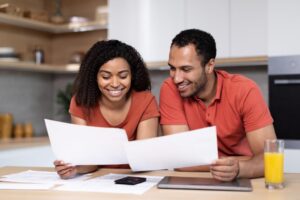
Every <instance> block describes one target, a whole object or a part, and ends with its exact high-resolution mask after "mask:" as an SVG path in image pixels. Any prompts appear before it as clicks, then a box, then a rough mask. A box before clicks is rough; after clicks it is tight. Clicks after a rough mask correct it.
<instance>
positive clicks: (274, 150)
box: [264, 139, 284, 189]
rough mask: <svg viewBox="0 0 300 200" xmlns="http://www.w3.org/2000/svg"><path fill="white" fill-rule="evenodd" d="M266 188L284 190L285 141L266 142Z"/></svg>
mask: <svg viewBox="0 0 300 200" xmlns="http://www.w3.org/2000/svg"><path fill="white" fill-rule="evenodd" d="M264 145H265V146H264V164H265V186H266V188H268V189H282V188H284V176H283V168H284V163H283V162H284V141H283V140H276V139H275V140H265V144H264Z"/></svg>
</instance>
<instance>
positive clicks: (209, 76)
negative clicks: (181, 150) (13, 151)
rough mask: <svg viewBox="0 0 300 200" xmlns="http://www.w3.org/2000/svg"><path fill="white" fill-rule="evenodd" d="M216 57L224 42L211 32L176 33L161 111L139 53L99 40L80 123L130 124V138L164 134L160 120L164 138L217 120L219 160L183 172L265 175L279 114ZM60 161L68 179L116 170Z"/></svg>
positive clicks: (82, 74)
mask: <svg viewBox="0 0 300 200" xmlns="http://www.w3.org/2000/svg"><path fill="white" fill-rule="evenodd" d="M215 57H216V44H215V40H214V38H213V37H212V36H211V35H210V34H209V33H207V32H204V31H201V30H197V29H189V30H184V31H182V32H180V33H179V34H178V35H176V36H175V38H174V39H173V40H172V43H171V48H170V53H169V61H168V65H169V66H170V78H168V79H166V80H165V81H164V83H163V84H162V86H161V91H160V103H159V111H158V106H157V103H156V101H155V97H154V96H153V95H152V94H151V92H150V89H151V83H150V78H149V74H148V71H147V68H146V66H145V63H144V62H143V60H142V58H141V56H140V55H139V53H138V52H137V51H136V50H135V49H134V48H133V47H131V46H129V45H127V44H124V43H122V42H120V41H117V40H109V41H100V42H97V43H96V44H94V45H93V46H92V48H91V49H90V50H89V51H88V53H87V55H86V56H85V59H84V60H83V62H82V64H81V67H80V71H79V73H78V75H77V78H76V80H75V83H74V96H73V98H72V100H71V104H70V109H69V112H70V114H71V120H72V123H74V124H80V125H87V126H99V127H118V128H124V129H125V130H126V133H127V136H128V139H129V140H140V139H146V138H151V137H156V136H157V132H158V128H159V123H160V124H161V128H162V132H163V134H164V135H169V134H175V133H178V132H182V131H188V130H194V129H198V128H204V127H208V126H214V125H215V126H216V127H217V137H218V152H219V159H218V160H216V161H215V162H213V163H211V165H209V166H193V167H188V168H181V169H177V170H181V171H210V172H211V174H212V176H213V177H214V178H215V179H218V180H222V181H231V180H233V179H235V178H237V177H244V178H255V177H261V176H263V175H264V171H263V169H264V165H263V144H264V140H265V139H274V138H276V136H275V132H274V128H273V119H272V117H271V115H270V112H269V110H268V107H267V105H266V103H265V101H264V99H263V97H262V94H261V92H260V90H259V88H258V86H257V85H256V84H255V83H254V82H253V81H251V80H249V79H247V78H245V77H243V76H241V75H233V74H229V73H226V72H225V71H219V70H215ZM159 118H160V122H159ZM203 153H205V152H203ZM207 153H209V152H207ZM54 165H55V169H56V171H57V173H58V174H59V175H60V177H61V178H64V179H67V178H72V177H74V176H75V175H77V174H83V173H89V172H92V171H95V170H97V169H99V167H108V166H73V165H71V164H68V163H64V162H63V161H60V160H56V161H54ZM109 167H128V166H109Z"/></svg>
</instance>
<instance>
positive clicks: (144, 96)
mask: <svg viewBox="0 0 300 200" xmlns="http://www.w3.org/2000/svg"><path fill="white" fill-rule="evenodd" d="M131 100H132V101H131V106H130V108H129V112H128V114H127V117H126V118H125V120H124V121H123V122H121V123H120V124H119V125H117V126H113V125H111V124H110V123H109V122H108V121H107V120H106V119H105V118H104V117H103V115H102V113H101V111H100V109H99V106H95V107H94V108H92V110H91V114H90V118H88V116H86V115H85V114H84V113H85V112H84V110H85V108H83V107H81V106H78V105H77V104H76V101H75V97H72V99H71V104H70V109H69V112H70V114H71V115H73V116H76V117H79V118H81V119H84V120H85V121H86V122H87V125H88V126H97V127H113V128H123V129H125V131H126V133H127V137H128V140H135V139H136V134H137V133H136V131H137V127H138V125H139V123H140V122H141V121H144V120H147V119H150V118H153V117H159V111H158V106H157V103H156V100H155V97H154V96H153V95H152V94H151V92H150V91H142V92H136V91H132V97H131Z"/></svg>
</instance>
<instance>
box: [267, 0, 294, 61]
mask: <svg viewBox="0 0 300 200" xmlns="http://www.w3.org/2000/svg"><path fill="white" fill-rule="evenodd" d="M299 9H300V1H298V0H269V1H268V53H269V56H284V55H299V54H300V12H299Z"/></svg>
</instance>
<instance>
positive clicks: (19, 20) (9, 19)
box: [0, 13, 107, 34]
mask: <svg viewBox="0 0 300 200" xmlns="http://www.w3.org/2000/svg"><path fill="white" fill-rule="evenodd" d="M0 22H1V23H5V24H9V25H14V26H18V27H22V28H27V29H33V30H37V31H43V32H48V33H54V34H58V33H73V32H86V31H96V30H107V25H102V24H100V23H99V22H97V21H90V22H85V23H70V24H62V25H56V24H50V23H47V22H41V21H36V20H31V19H27V18H23V17H18V16H13V15H7V14H3V13H0Z"/></svg>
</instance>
